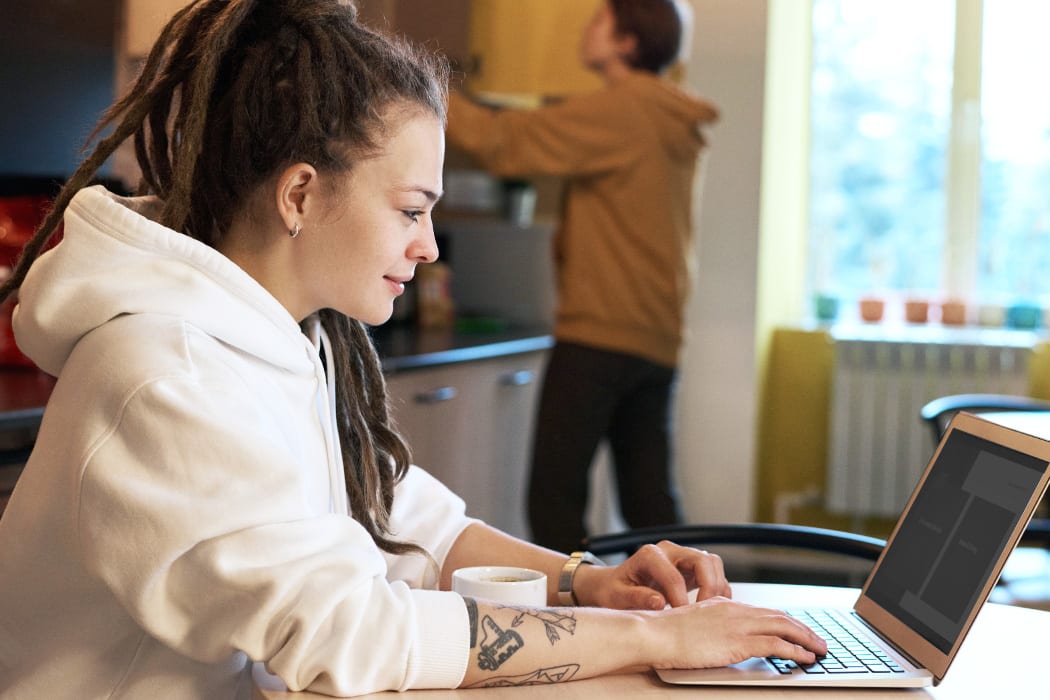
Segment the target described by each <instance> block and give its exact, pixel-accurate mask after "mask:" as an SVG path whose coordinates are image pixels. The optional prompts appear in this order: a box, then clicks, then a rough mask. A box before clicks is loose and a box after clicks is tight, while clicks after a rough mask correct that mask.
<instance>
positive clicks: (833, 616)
mask: <svg viewBox="0 0 1050 700" xmlns="http://www.w3.org/2000/svg"><path fill="white" fill-rule="evenodd" d="M788 614H789V615H791V616H792V617H795V618H798V619H799V620H801V621H802V622H803V623H804V624H805V625H806V626H807V627H809V628H810V629H812V630H813V631H814V632H816V633H817V634H819V635H820V636H821V637H823V638H824V641H826V642H827V643H828V655H827V656H825V657H823V658H819V659H817V662H816V663H813V664H808V665H801V664H797V663H795V662H794V661H789V660H787V659H781V658H779V657H776V656H771V657H769V662H770V663H772V664H773V666H774V667H775V668H776V669H777V671H779V672H780V673H783V674H790V673H792V672H793V671H794V670H795V669H797V668H801V669H802V670H803V671H804V672H805V673H811V674H833V673H904V669H903V668H901V666H900V664H898V663H897V662H896V661H894V660H893V658H892V657H891V656H889V655H888V654H887V653H886V652H885V651H883V650H882V649H881V648H880V647H879V646H878V645H877V644H875V642H873V641H872V640H870V639H866V638H864V637H862V636H856V635H854V634H853V631H852V628H851V627H850V626H849V625H846V624H843V622H842V621H841V620H840V619H839V617H838V614H837V613H835V612H834V611H831V610H789V611H788Z"/></svg>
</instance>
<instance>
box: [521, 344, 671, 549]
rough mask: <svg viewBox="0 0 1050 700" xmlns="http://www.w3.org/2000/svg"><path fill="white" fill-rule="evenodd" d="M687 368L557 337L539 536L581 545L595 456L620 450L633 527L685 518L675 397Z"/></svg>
mask: <svg viewBox="0 0 1050 700" xmlns="http://www.w3.org/2000/svg"><path fill="white" fill-rule="evenodd" d="M676 379H677V372H676V371H675V370H674V369H672V368H670V367H665V366H662V365H658V364H656V363H653V362H649V361H648V360H644V359H642V358H639V357H635V356H632V355H625V354H622V353H616V352H609V351H606V350H598V349H595V348H589V347H584V346H582V345H575V344H571V343H563V342H557V343H555V345H554V348H553V349H552V351H551V355H550V359H549V362H548V365H547V372H546V375H545V377H544V380H543V388H542V390H541V393H540V403H539V409H538V413H537V417H536V432H535V435H534V439H533V446H532V468H531V473H530V476H529V494H528V513H529V527H530V529H531V531H532V538H533V541H534V542H536V543H537V544H540V545H543V546H544V547H550V548H552V549H555V550H558V551H562V552H571V551H573V550H575V549H579V546H580V542H581V541H582V540H583V538H584V537H585V536H586V534H587V531H586V525H585V522H584V520H585V512H586V509H587V498H588V485H589V476H590V467H591V462H592V460H593V459H594V453H595V451H596V450H597V448H598V444H599V443H600V442H601V440H603V439H606V440H608V442H609V446H610V448H611V451H612V458H613V467H614V472H615V475H616V485H617V490H618V492H619V499H620V510H621V513H622V515H623V518H624V520H625V521H626V522H627V524H628V525H629V526H630V527H645V526H648V525H666V524H671V523H677V522H680V520H681V517H680V511H679V507H678V503H677V499H676V497H675V491H674V487H673V484H672V481H671V432H672V428H671V425H672V421H671V403H672V394H673V389H674V386H675V382H676Z"/></svg>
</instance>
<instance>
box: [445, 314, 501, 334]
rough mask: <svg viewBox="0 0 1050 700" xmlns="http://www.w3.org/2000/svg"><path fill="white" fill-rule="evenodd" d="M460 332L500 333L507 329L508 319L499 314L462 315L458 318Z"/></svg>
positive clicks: (457, 325)
mask: <svg viewBox="0 0 1050 700" xmlns="http://www.w3.org/2000/svg"><path fill="white" fill-rule="evenodd" d="M456 330H457V331H459V332H460V333H500V332H502V331H505V330H507V320H506V319H503V318H500V317H498V316H460V317H458V318H457V319H456Z"/></svg>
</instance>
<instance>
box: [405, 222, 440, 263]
mask: <svg viewBox="0 0 1050 700" xmlns="http://www.w3.org/2000/svg"><path fill="white" fill-rule="evenodd" d="M425 229H426V230H425V232H423V233H422V234H421V235H420V236H419V237H418V238H415V239H414V240H413V241H412V245H411V246H410V248H409V251H408V257H410V258H412V259H413V260H415V261H416V262H421V263H432V262H434V261H435V260H437V259H438V255H439V251H438V246H437V239H436V238H435V236H434V226H433V224H431V223H429V222H428V223H427V226H426V227H425Z"/></svg>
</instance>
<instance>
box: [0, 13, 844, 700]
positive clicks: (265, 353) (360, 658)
mask: <svg viewBox="0 0 1050 700" xmlns="http://www.w3.org/2000/svg"><path fill="white" fill-rule="evenodd" d="M445 73H446V68H444V67H443V66H442V65H441V64H440V63H439V62H437V61H435V59H433V58H430V57H428V56H426V55H421V54H420V53H418V52H417V51H416V50H414V49H412V48H410V47H408V46H406V45H404V44H402V43H400V42H397V41H394V40H391V39H388V38H384V37H383V36H381V35H379V34H376V33H375V32H373V31H371V30H369V29H367V28H366V27H364V26H362V25H361V24H359V23H358V21H357V19H356V13H355V10H354V8H353V7H352V6H349V5H347V4H346V3H345V2H339V1H338V0H254V1H252V0H198V1H197V2H194V3H192V4H190V5H189V6H188V7H187V8H186V9H184V10H183V11H181V12H180V13H178V14H177V15H176V16H175V17H174V18H173V19H172V21H171V22H170V23H169V24H168V25H167V27H166V28H165V29H164V31H163V33H162V34H161V36H160V38H159V40H158V43H157V45H156V46H155V48H154V49H153V51H152V53H151V54H150V56H149V58H148V59H147V61H146V64H145V66H144V68H143V72H142V74H141V76H140V78H139V79H138V81H137V82H136V84H135V86H134V88H133V89H132V90H131V91H130V93H129V94H128V95H127V96H126V97H125V98H124V99H122V100H120V101H119V102H117V104H115V105H114V106H113V107H112V108H111V110H110V111H109V112H108V113H107V114H106V115H105V116H104V117H103V120H102V123H101V126H100V129H104V130H106V131H108V135H106V136H105V137H104V138H101V139H100V140H98V142H97V143H96V145H95V148H94V151H93V152H92V153H91V154H90V155H89V156H88V158H87V159H86V160H85V162H84V163H83V165H82V166H81V167H80V168H79V169H78V170H77V171H76V172H75V173H74V174H73V176H72V177H71V179H70V180H69V182H68V184H67V186H66V188H65V189H64V190H63V191H62V192H61V194H60V195H59V196H58V197H57V199H56V202H55V206H54V210H53V211H52V212H51V213H50V215H49V216H48V217H47V218H46V220H45V221H44V223H43V224H42V225H41V228H40V230H39V231H38V232H37V234H36V236H35V238H34V239H33V240H32V242H31V243H30V244H29V245H28V246H27V247H26V249H25V251H24V254H23V257H22V258H21V259H20V261H19V263H18V265H17V268H16V269H15V271H14V273H13V275H12V277H11V278H10V280H9V281H8V282H7V283H6V284H5V286H4V287H3V288H2V294H3V296H5V297H6V296H7V295H9V294H11V293H12V292H14V291H16V290H17V291H18V292H19V302H20V303H19V306H18V308H17V311H16V314H15V318H14V325H15V332H16V335H17V339H18V342H19V344H20V347H21V348H22V349H23V351H24V352H26V353H27V354H28V355H29V356H30V357H32V358H33V360H34V361H35V362H36V363H37V364H38V365H39V366H40V367H41V368H43V369H44V370H45V371H47V372H49V373H51V374H53V375H56V376H57V377H58V381H57V384H56V386H55V390H54V393H53V395H52V398H51V401H50V402H49V404H48V406H47V410H46V411H45V415H44V419H43V423H42V425H41V429H40V433H39V438H38V441H37V445H36V448H35V449H34V451H33V454H32V456H31V458H30V459H29V462H28V463H27V465H26V467H25V470H24V472H23V475H22V477H21V479H20V481H19V483H18V485H17V488H16V490H15V493H14V495H13V497H12V500H11V502H10V505H9V507H8V509H7V511H6V513H5V514H4V517H3V519H2V520H0V550H2V552H3V554H2V556H0V697H3V698H48V699H49V700H55V699H57V698H77V699H78V700H82V699H84V698H151V699H152V698H166V699H172V698H207V699H209V700H214V699H216V698H234V697H247V695H248V694H249V693H250V687H251V679H250V676H251V673H250V669H251V666H252V663H253V662H260V663H264V664H265V665H266V667H267V668H268V670H269V671H270V672H272V673H274V674H276V675H278V676H280V678H282V679H283V680H284V682H285V683H286V684H287V685H288V687H289V688H291V689H293V690H298V689H312V690H317V691H321V692H324V693H328V694H332V695H354V694H359V693H366V692H370V691H376V690H383V689H408V688H426V687H455V686H479V685H486V684H492V683H497V684H501V685H506V684H514V683H535V682H554V681H558V680H571V679H573V678H586V677H590V676H595V675H598V674H602V673H609V672H612V671H615V670H617V669H622V668H625V667H629V666H636V665H656V666H703V665H716V664H724V663H729V662H733V661H737V660H741V659H743V658H746V657H749V656H752V655H768V654H777V655H780V656H784V657H788V658H792V659H795V660H797V661H800V662H808V661H812V660H813V652H814V651H822V650H823V649H824V647H823V643H822V642H821V641H820V640H819V639H818V638H817V637H815V636H814V635H813V634H812V632H810V631H809V630H808V629H806V628H804V627H802V626H800V625H798V624H797V623H795V622H793V621H791V620H790V619H789V618H788V617H787V616H785V615H783V614H780V613H777V612H775V611H770V610H763V609H758V608H752V607H748V606H745V605H742V604H738V603H735V602H733V601H730V600H727V599H726V596H728V594H729V587H728V584H727V583H726V581H725V577H724V574H723V571H722V566H721V561H720V560H719V559H718V557H716V556H714V555H709V554H706V553H703V552H698V551H695V550H691V549H687V548H683V547H677V546H675V545H673V544H670V543H663V544H661V545H659V546H652V547H648V548H646V549H645V550H644V551H642V552H640V553H639V554H637V555H635V556H634V557H632V558H631V559H629V560H627V561H626V562H624V563H623V564H621V565H619V566H616V567H606V566H601V565H593V566H583V567H580V568H579V569H577V572H578V575H577V576H575V578H574V587H573V590H572V591H570V592H569V593H571V594H572V595H573V596H574V602H578V604H579V605H580V607H570V606H567V607H554V608H552V609H549V610H548V609H544V610H542V611H535V610H534V611H529V612H531V613H534V614H533V615H526V616H525V619H524V621H523V622H522V623H521V624H520V625H517V626H516V627H515V634H516V635H517V639H518V640H519V643H518V644H516V645H515V648H514V649H512V650H510V651H509V652H508V653H504V654H501V655H500V657H499V660H498V661H499V662H498V663H497V664H492V663H491V662H485V661H484V659H485V658H489V657H490V656H491V655H488V656H486V655H485V654H483V653H482V652H483V651H484V649H481V648H480V647H481V646H483V644H484V642H483V640H479V636H481V635H479V633H478V624H477V621H478V620H481V621H483V622H485V624H486V625H490V626H491V625H495V626H499V627H501V628H509V627H510V626H511V625H512V624H513V622H514V620H515V618H517V617H518V616H519V615H520V614H521V612H522V611H521V610H520V609H513V608H508V607H505V606H500V605H498V604H494V603H491V602H488V601H484V600H473V599H469V598H463V597H461V596H459V595H457V594H455V593H452V592H450V591H449V582H450V578H451V572H452V571H453V570H454V569H456V568H458V567H461V566H469V565H477V564H516V565H521V566H527V567H531V568H535V569H540V570H543V571H544V572H546V574H547V576H548V580H549V582H550V591H549V596H548V600H549V602H550V604H551V605H553V606H558V604H559V601H560V598H559V592H558V583H557V582H558V578H559V572H560V571H561V570H562V568H563V567H564V566H565V564H566V560H567V558H568V557H567V555H566V554H563V553H558V552H554V551H551V550H547V549H543V548H540V547H537V546H535V545H532V544H529V543H526V542H522V541H520V540H517V539H514V538H512V537H510V536H508V535H505V534H503V533H501V532H499V531H497V530H495V529H493V528H491V527H489V526H487V525H485V524H484V523H481V522H479V521H477V520H473V519H471V518H468V517H467V516H466V515H465V513H464V505H463V502H462V501H461V500H460V499H458V498H457V497H456V496H455V495H453V494H452V493H450V492H449V491H448V490H447V489H445V488H444V487H443V486H442V485H441V484H439V483H438V482H437V481H436V480H434V479H433V478H432V477H430V476H428V475H427V474H426V473H425V472H424V471H423V470H422V469H420V468H418V467H415V466H411V465H410V462H409V452H408V449H407V447H406V446H405V444H404V443H403V442H402V440H401V438H400V437H399V436H398V434H397V432H396V431H395V430H394V428H393V426H392V425H391V421H390V417H389V415H388V411H387V405H386V392H385V388H384V383H383V377H382V374H381V372H380V365H379V362H378V360H377V357H376V353H375V350H374V349H373V346H372V344H371V341H370V339H369V336H368V334H367V332H366V328H365V325H364V324H379V323H382V322H384V321H385V320H386V319H387V318H388V317H389V315H390V313H391V307H392V302H393V300H394V298H395V297H397V296H398V295H399V294H400V293H401V292H402V290H403V286H404V284H405V283H406V282H408V281H409V280H410V279H411V278H412V276H413V272H414V269H415V267H416V265H417V264H425V263H428V262H431V261H433V260H434V259H435V258H436V257H437V255H438V251H437V249H436V246H435V243H434V235H433V227H432V222H431V220H430V215H431V210H432V207H433V205H434V202H435V200H436V199H437V198H438V197H439V196H440V194H441V188H442V180H441V168H442V160H443V155H444V154H443V149H444V138H443V128H444V121H443V120H444V115H445V79H446V77H445ZM100 133H105V132H100ZM128 138H132V139H134V143H135V148H136V152H137V157H138V161H139V165H140V167H141V169H142V175H143V179H142V186H141V193H140V195H141V196H138V197H131V198H122V197H118V196H115V195H113V194H111V193H109V192H107V191H106V190H104V189H102V188H100V187H97V186H96V187H87V186H86V183H87V182H89V181H90V179H91V177H92V175H93V174H94V173H95V172H96V170H97V169H98V167H99V166H100V165H101V164H102V163H103V162H104V161H105V160H106V158H107V157H108V156H109V155H110V154H112V153H113V151H114V149H115V148H116V147H117V146H118V145H119V144H120V143H121V142H123V141H124V140H126V139H128ZM60 221H62V222H64V228H63V231H64V235H63V239H62V241H61V243H59V244H58V245H57V246H55V248H54V249H52V250H50V251H48V252H47V253H44V254H40V251H41V250H42V248H43V247H45V246H46V244H47V242H48V240H49V238H50V237H51V236H52V234H53V233H54V231H55V229H56V226H57V225H58V223H59V222H60ZM486 466H487V465H477V468H478V469H485V468H486ZM691 587H698V588H699V591H700V592H699V594H698V597H699V599H700V600H701V601H702V602H700V603H697V604H689V603H688V601H687V597H686V590H687V589H688V588H691ZM584 606H590V607H584ZM666 606H669V607H666ZM540 613H542V614H544V615H547V616H554V617H556V618H557V619H558V620H559V621H560V624H561V629H562V630H563V631H564V633H563V634H560V635H559V637H558V638H557V639H555V640H554V641H551V640H549V639H548V637H547V635H546V633H545V627H544V625H543V623H542V622H541V621H540V618H539V617H538V614H540Z"/></svg>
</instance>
